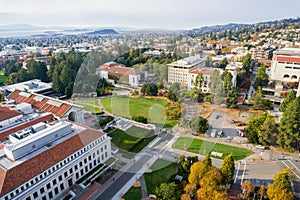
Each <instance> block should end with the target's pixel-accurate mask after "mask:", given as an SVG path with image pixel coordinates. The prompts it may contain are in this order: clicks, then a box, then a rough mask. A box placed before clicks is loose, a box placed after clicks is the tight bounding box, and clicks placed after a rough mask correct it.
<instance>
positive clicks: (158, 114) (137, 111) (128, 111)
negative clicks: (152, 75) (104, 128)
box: [101, 96, 178, 128]
mask: <svg viewBox="0 0 300 200" xmlns="http://www.w3.org/2000/svg"><path fill="white" fill-rule="evenodd" d="M101 104H102V105H103V107H104V108H105V109H106V110H107V111H108V112H110V113H113V114H115V115H118V116H121V117H125V118H128V119H131V117H132V116H138V115H141V116H144V117H146V118H147V119H148V122H150V123H153V124H156V125H158V126H163V125H164V127H165V128H171V127H173V126H174V125H175V124H176V123H177V122H178V121H177V120H166V119H167V116H165V115H164V113H163V110H164V108H165V107H166V105H167V101H166V100H164V99H159V98H129V97H126V96H123V97H120V96H118V97H112V98H105V99H101Z"/></svg>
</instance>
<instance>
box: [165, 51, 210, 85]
mask: <svg viewBox="0 0 300 200" xmlns="http://www.w3.org/2000/svg"><path fill="white" fill-rule="evenodd" d="M205 61H206V56H204V55H197V56H191V57H187V58H184V59H181V60H177V61H175V62H173V63H170V64H168V83H170V84H173V83H184V84H185V85H188V73H189V72H190V71H191V70H194V69H200V68H202V67H204V66H205V63H206V62H205Z"/></svg>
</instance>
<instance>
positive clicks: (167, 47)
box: [153, 44, 174, 51]
mask: <svg viewBox="0 0 300 200" xmlns="http://www.w3.org/2000/svg"><path fill="white" fill-rule="evenodd" d="M153 48H154V49H156V50H163V51H169V50H171V49H172V48H174V45H173V44H157V45H154V46H153Z"/></svg>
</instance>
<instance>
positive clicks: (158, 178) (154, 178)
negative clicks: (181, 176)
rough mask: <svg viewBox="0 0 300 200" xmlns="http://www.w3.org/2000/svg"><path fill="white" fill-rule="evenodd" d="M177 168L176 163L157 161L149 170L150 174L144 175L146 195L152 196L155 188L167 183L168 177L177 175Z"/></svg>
mask: <svg viewBox="0 0 300 200" xmlns="http://www.w3.org/2000/svg"><path fill="white" fill-rule="evenodd" d="M177 166H178V164H177V163H172V162H169V161H166V160H157V161H156V162H155V163H154V164H153V165H152V166H151V168H150V169H151V170H152V172H151V173H145V174H144V177H145V181H146V185H147V192H148V194H151V193H152V194H153V192H154V189H155V187H156V186H157V187H159V185H160V184H161V183H165V182H168V181H169V179H170V177H171V176H173V175H175V174H176V173H177Z"/></svg>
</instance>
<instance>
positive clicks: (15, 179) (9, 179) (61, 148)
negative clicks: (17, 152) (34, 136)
mask: <svg viewBox="0 0 300 200" xmlns="http://www.w3.org/2000/svg"><path fill="white" fill-rule="evenodd" d="M102 135H104V133H103V132H100V131H97V130H94V129H91V128H87V129H86V130H84V131H82V132H80V133H78V134H76V135H74V136H73V137H71V138H69V139H67V140H65V141H63V142H61V143H59V144H57V145H55V146H53V147H51V148H50V149H48V150H46V151H44V152H42V153H40V154H38V155H37V156H35V157H33V158H31V159H28V160H26V161H24V162H23V163H21V164H19V165H17V166H15V167H13V168H11V169H9V170H5V169H3V168H2V167H1V166H0V196H3V195H5V194H7V193H8V192H10V191H11V190H13V189H15V188H17V187H18V186H20V185H21V184H23V183H25V182H26V181H28V180H30V179H32V178H33V177H35V176H37V175H39V174H40V173H42V172H43V171H45V170H46V169H48V168H50V167H51V166H53V165H55V164H56V163H58V162H60V161H61V160H63V159H65V158H66V157H68V156H69V155H71V154H72V153H74V152H76V151H78V150H79V149H81V148H83V147H84V146H86V145H87V144H89V143H91V142H92V141H94V140H95V139H97V138H99V137H101V136H102Z"/></svg>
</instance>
